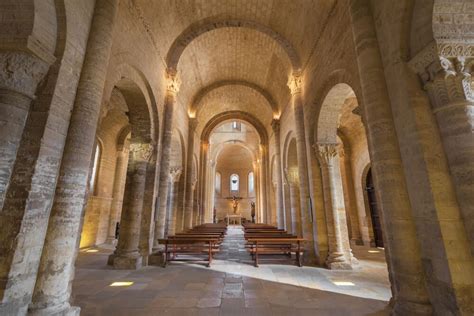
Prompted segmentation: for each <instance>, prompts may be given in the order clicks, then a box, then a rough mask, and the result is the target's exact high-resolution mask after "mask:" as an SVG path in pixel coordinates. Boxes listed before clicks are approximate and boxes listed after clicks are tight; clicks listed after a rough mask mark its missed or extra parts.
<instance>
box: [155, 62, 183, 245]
mask: <svg viewBox="0 0 474 316" xmlns="http://www.w3.org/2000/svg"><path fill="white" fill-rule="evenodd" d="M166 80H167V87H166V97H165V104H164V117H163V139H162V147H161V160H160V162H161V167H160V187H159V191H158V200H159V205H158V214H156V216H155V238H154V243H155V247H154V248H156V247H157V246H158V245H157V240H158V239H159V238H163V237H164V236H165V226H166V204H167V203H166V202H167V197H168V185H169V181H168V180H169V179H168V177H169V172H170V153H171V136H172V134H173V110H174V106H175V103H176V94H177V93H178V91H179V86H180V83H181V82H180V81H179V79H178V77H177V75H176V70H173V69H168V70H167V73H166Z"/></svg>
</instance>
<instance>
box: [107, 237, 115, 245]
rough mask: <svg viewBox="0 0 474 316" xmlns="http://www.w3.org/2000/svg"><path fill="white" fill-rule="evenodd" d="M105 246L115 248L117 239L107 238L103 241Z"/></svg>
mask: <svg viewBox="0 0 474 316" xmlns="http://www.w3.org/2000/svg"><path fill="white" fill-rule="evenodd" d="M105 244H107V245H112V246H116V245H117V239H115V238H113V237H108V238H107V239H106V240H105Z"/></svg>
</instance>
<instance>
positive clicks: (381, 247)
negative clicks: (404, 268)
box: [377, 247, 385, 250]
mask: <svg viewBox="0 0 474 316" xmlns="http://www.w3.org/2000/svg"><path fill="white" fill-rule="evenodd" d="M377 248H378V249H382V250H385V248H384V247H377Z"/></svg>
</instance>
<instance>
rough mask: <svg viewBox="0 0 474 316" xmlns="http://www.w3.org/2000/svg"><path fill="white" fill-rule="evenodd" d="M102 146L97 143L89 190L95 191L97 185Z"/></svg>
mask: <svg viewBox="0 0 474 316" xmlns="http://www.w3.org/2000/svg"><path fill="white" fill-rule="evenodd" d="M99 159H100V146H99V145H98V144H97V146H96V147H95V152H94V164H93V166H92V171H91V176H90V178H89V192H91V193H92V194H94V193H95V185H96V182H97V170H98V169H99Z"/></svg>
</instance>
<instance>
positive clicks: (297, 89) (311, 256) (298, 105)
mask: <svg viewBox="0 0 474 316" xmlns="http://www.w3.org/2000/svg"><path fill="white" fill-rule="evenodd" d="M302 85H303V82H302V78H301V75H300V74H293V76H292V77H291V78H290V80H289V82H288V87H289V88H290V91H291V102H292V104H293V110H294V115H295V131H296V151H297V153H298V177H299V185H300V186H299V188H300V209H301V225H302V232H303V238H305V239H306V240H307V249H306V259H305V261H306V262H308V263H310V264H314V263H316V253H317V250H316V248H315V247H317V245H316V243H315V242H314V234H313V223H312V221H313V220H312V212H313V210H311V209H310V208H309V199H310V196H309V180H308V172H307V171H308V167H307V156H306V155H307V153H306V137H305V132H304V130H305V128H304V111H303V100H302V99H301V94H302V93H301V92H302V91H301V90H302Z"/></svg>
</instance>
